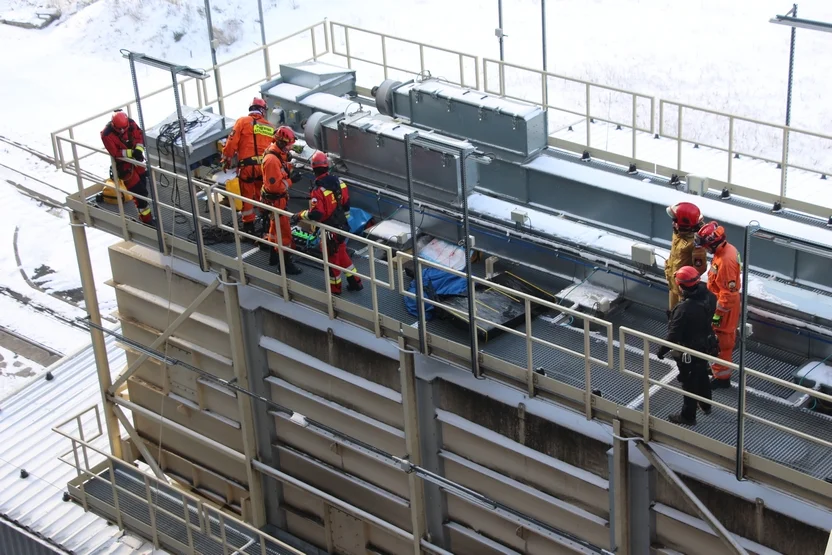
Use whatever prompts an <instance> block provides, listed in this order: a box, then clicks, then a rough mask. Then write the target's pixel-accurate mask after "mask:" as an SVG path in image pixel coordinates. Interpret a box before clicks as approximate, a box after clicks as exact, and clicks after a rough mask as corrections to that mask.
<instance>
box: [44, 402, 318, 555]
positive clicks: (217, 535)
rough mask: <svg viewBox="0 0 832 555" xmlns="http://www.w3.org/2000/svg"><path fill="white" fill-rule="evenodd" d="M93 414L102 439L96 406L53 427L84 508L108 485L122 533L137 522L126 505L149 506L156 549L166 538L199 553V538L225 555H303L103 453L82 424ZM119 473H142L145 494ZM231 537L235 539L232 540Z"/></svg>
mask: <svg viewBox="0 0 832 555" xmlns="http://www.w3.org/2000/svg"><path fill="white" fill-rule="evenodd" d="M91 411H94V412H95V416H96V420H97V422H98V435H102V434H103V430H102V426H101V417H100V412H99V409H98V405H95V406H93V407H91V408H89V409H87V410H86V411H82V412H81V413H79V414H78V415H76V416H74V417H71V418H69V419H67V420H65V421H64V422H61V423H60V424H58V425H57V426H55V427H54V428H52V431H53V432H56V433H58V434H60V435H62V436H63V437H65V438H67V439H68V440H70V442H71V448H70V450H69V451H67V452H66V453H64V454H63V455H61V456H60V457H58V458H59V460H60V461H61V462H64V463H66V464H68V465H69V466H71V467H73V468H75V471H76V475H77V479H76V480H74V481H73V482H70V489H77V491H78V497H79V498H80V501H81V504H82V505H83V507H84V510H89V504H90V502H91V501H92V499H94V498H93V497H92V496H90V495H89V494H88V493H87V491H86V488H87V484H89V483H90V482H92V481H94V480H98V481H100V482H103V483H104V484H106V485H107V486H109V487H110V491H111V494H112V500H113V503H112V508H113V512H114V513H115V514H114V516H115V520H116V524H117V525H118V527H119V529H121V530H125V529H126V527H125V522H124V521H125V518H133V519H136V516H135V515H131V514H129V513H128V512H127V511H125V509H124V508H123V505H124V504H125V503H126V502H128V501H132V502H133V503H134V504H139V505H140V506H142V505H146V506H147V510H148V513H147V514H148V517H149V518H148V522H146V523H144V522H143V523H142V524H144V525H145V526H149V527H150V536H151V539H152V541H153V544H154V545H155V546H156V547H157V548H158V547H159V546H160V544H161V543H162V542H161V541H160V536H162V535H165V536H167V538H166V539H167V542H165V543H168V545H169V542H170V541H171V540H172V541H174V542H177V543H179V544H181V543H182V540H183V539H184V540H185V541H186V542H187V543H185V544H184V545H185V547H186V548H187V549H188V553H198V552H199V551H197V547H198V545H197V544H196V543H195V540H199V539H200V538H198V537H195V536H196V535H197V534H198V535H200V536H201V537H202V540H203V541H204V540H205V539H209V540H213V541H214V542H216V543H217V544H219V547H220V548H222V550H223V553H226V554H228V555H242V554H244V553H251V552H252V551H251V550H252V549H258V548H259V551H257V552H259V553H260V554H261V555H267V553H269V551H272V550H274V549H275V548H279V549H281V550H282V551H284V552H286V553H292V554H295V555H302V553H303V552H301V551H298V550H297V549H295V548H293V547H292V546H290V545H287V544H286V543H284V542H282V541H280V540H278V539H276V538H274V537H272V536H270V535H268V534H266V533H264V532H262V531H260V530H258V529H257V528H255V527H253V526H250V525H249V524H246V523H245V522H243V521H242V520H240V519H238V518H236V517H234V516H233V515H231V514H229V513H226V512H224V511H222V510H220V509H219V508H217V507H214V506H212V505H211V504H209V503H207V502H205V501H203V500H202V499H201V498H199V497H197V496H194V495H191V494H189V493H186V492H185V491H183V490H181V489H178V488H173V487H171V486H170V484H167V483H165V482H164V481H162V480H160V479H159V478H157V477H155V476H153V475H151V474H148V473H146V472H142V471H140V470H138V469H137V468H136V466H135V465H134V464H133V463H132V462H127V461H124V460H121V459H119V458H117V457H114V456H113V455H112V454H110V453H108V452H107V451H105V450H104V449H101V448H99V447H96V446H95V445H93V444H92V443H91V441H92V440H93V439H95V437H98V435H96V436H94V437H91V438H90V437H88V438H86V439H85V437H84V430H83V426H82V424H81V420H82V417H83V415H84V414H85V413H88V412H91ZM73 421H75V422H77V426H78V428H77V430H76V431H77V432H78V435H77V436H76V435H74V434H73V433H72V431H67V430H66V429H65V428H66V426H67V424H69V423H71V422H73ZM79 453H80V455H79ZM70 454H71V455H73V458H72V459H69V458H68V457H69V456H70ZM90 461H93V462H90ZM118 472H122V473H123V475H124V476H125V477H126V478H125V479H128V480H129V479H131V478H132V479H133V482H134V484H135V483H136V482H139V478H137V477H136V475H137V474H139V475H140V476H141V488H142V489H143V490H144V495H138V494H136V493H135V492H134V491H131V490H130V489H129V488H127V487H125V486H124V485H123V484H122V483H120V481H119V480H118V479H117V474H118ZM159 498H166V499H167V500H168V501H170V502H173V503H176V504H179V505H181V507H182V512H181V513H174V512H172V511H170V510H168V509H166V508H165V506H168V507H169V506H170V504H168V503H165V504H163V503H159V502H158V501H159ZM160 515H162V516H164V517H167V518H169V519H173V520H174V521H175V522H176V525H177V527H178V526H181V527H182V529H183V530H184V532H185V538H181V537H174V536H171V533H172V527H171V526H170V525H169V523H167V524H166V525H165V526H164V527H160V526H159V520H160ZM195 521H196V522H195ZM232 538H233V540H236V541H232Z"/></svg>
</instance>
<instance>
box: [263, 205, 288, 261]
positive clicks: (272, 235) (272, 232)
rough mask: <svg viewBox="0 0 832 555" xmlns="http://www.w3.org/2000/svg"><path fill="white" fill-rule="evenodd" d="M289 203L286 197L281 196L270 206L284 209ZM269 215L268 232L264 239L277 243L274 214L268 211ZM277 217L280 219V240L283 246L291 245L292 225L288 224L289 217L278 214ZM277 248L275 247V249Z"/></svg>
mask: <svg viewBox="0 0 832 555" xmlns="http://www.w3.org/2000/svg"><path fill="white" fill-rule="evenodd" d="M288 204H289V202H288V199H286V198H282V199H280V200H278V201H275V202H274V203H273V204H272V206H274V207H275V208H280V209H281V210H286V206H287V205H288ZM269 214H270V217H269V220H270V222H269V234H268V235H267V236H266V239H268V240H269V241H271V242H272V243H277V229H276V226H275V223H274V219H275V214H274V213H273V212H270V213H269ZM278 219H279V220H280V241H281V244H282V245H283V246H284V247H290V248H291V247H292V245H293V241H292V226H291V225H290V224H289V217H288V216H279V217H278ZM275 250H277V249H275Z"/></svg>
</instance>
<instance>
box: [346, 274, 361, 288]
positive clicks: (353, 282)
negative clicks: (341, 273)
mask: <svg viewBox="0 0 832 555" xmlns="http://www.w3.org/2000/svg"><path fill="white" fill-rule="evenodd" d="M362 289H364V284H363V283H361V280H360V279H359V278H357V277H355V276H347V291H361V290H362Z"/></svg>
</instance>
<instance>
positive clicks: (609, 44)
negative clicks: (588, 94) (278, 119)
mask: <svg viewBox="0 0 832 555" xmlns="http://www.w3.org/2000/svg"><path fill="white" fill-rule="evenodd" d="M44 1H45V2H47V3H49V2H51V5H55V6H58V7H60V8H61V9H62V10H63V16H62V17H61V19H60V20H59V21H58V22H56V23H53V24H52V25H50V26H49V27H47V28H46V29H43V30H40V31H33V30H24V29H19V28H15V27H10V26H3V25H0V44H2V45H3V48H2V49H0V75H2V76H3V81H4V82H3V86H2V87H0V136H2V137H6V138H9V139H13V140H15V141H18V142H20V143H23V144H26V145H28V146H29V147H32V148H35V149H37V150H39V151H41V152H44V153H48V154H51V145H50V138H49V133H50V132H51V131H53V130H56V129H58V128H60V127H63V126H65V125H68V124H70V123H73V122H74V121H77V120H79V119H83V118H84V117H86V116H87V115H90V114H94V113H97V112H100V111H104V110H106V109H108V108H110V107H112V106H114V105H116V104H118V103H120V102H123V101H125V100H128V99H130V98H132V94H133V92H132V83H131V80H130V75H129V70H128V64H127V62H126V60H124V59H123V58H122V57H121V55H120V53H119V49H122V48H127V49H131V50H133V51H136V52H144V53H147V54H150V55H154V56H159V57H162V58H165V59H167V60H171V61H176V62H180V63H183V64H187V65H190V66H193V67H207V66H210V51H209V48H208V41H207V33H206V28H205V18H204V10H203V2H202V1H199V0H136V1H132V2H128V1H126V0H98V1H89V0H84V1H80V2H76V1H65V0H44ZM211 4H212V9H211V13H212V18H213V24H214V27H215V28H216V29H217V31H218V32H217V37H218V39H219V40H220V47H219V50H218V57H219V61H220V62H222V61H223V60H228V59H230V58H231V57H234V56H236V55H239V54H241V53H242V52H245V51H248V50H250V49H252V48H254V47H255V46H257V45H258V44H259V42H260V30H259V24H258V16H257V3H256V1H255V0H214V1H213V2H212V3H211ZM31 5H33V3H32V2H30V1H29V0H0V13H2V12H5V11H9V10H12V9H20V8H27V7H30V6H31ZM547 7H548V18H547V26H548V63H549V70H550V71H554V72H557V73H560V74H564V75H569V76H573V77H578V78H585V79H590V80H592V81H595V82H598V83H602V84H606V85H612V86H617V87H622V88H626V89H632V90H637V91H640V92H643V93H645V94H648V95H653V96H657V97H662V98H668V99H672V100H676V101H680V102H685V103H689V104H693V105H697V106H702V107H706V108H711V109H715V110H721V111H727V112H733V113H737V114H739V115H744V116H749V117H754V118H758V119H762V120H766V121H774V122H779V121H782V120H783V119H784V113H785V95H786V72H787V68H788V43H789V36H788V35H789V32H788V29H787V28H785V27H781V26H776V25H772V24H770V23H768V20H769V18H771V17H772V16H774V15H775V14H778V13H783V12H784V11H785V10H786V9H788V7H789V5H788V2H787V3H785V4H784V3H783V2H782V1H780V0H777V1H775V0H735V1H734V2H724V1H722V0H685V1H684V2H680V1H678V0H627V1H625V0H587V1H584V2H575V1H566V0H561V1H555V2H551V1H550V2H548V3H547ZM264 9H265V10H266V12H265V22H266V28H267V39H268V40H270V41H271V40H274V39H276V38H279V37H281V36H284V35H286V34H289V33H291V32H294V31H295V30H297V29H299V28H302V27H305V26H307V25H310V24H313V23H315V22H317V21H320V20H321V19H323V18H324V17H328V18H329V19H330V20H333V21H339V22H343V23H348V24H353V25H356V26H360V27H366V28H369V29H373V30H377V31H384V32H387V33H390V34H393V35H399V36H403V37H408V38H413V39H415V40H421V41H424V42H427V43H430V44H435V45H438V46H445V47H447V48H452V49H457V50H462V51H465V52H468V53H471V54H474V55H479V56H487V57H492V58H497V57H498V45H497V40H496V38H494V28H495V27H496V26H497V2H496V1H491V2H483V1H482V0H476V1H475V0H454V1H453V2H447V1H440V0H264ZM504 12H505V13H504V16H505V18H504V26H503V27H504V30H505V32H506V33H507V35H508V37H507V38H506V41H505V51H506V60H507V61H509V62H513V63H518V64H521V65H526V66H531V67H539V66H540V61H541V38H540V2H539V0H512V1H507V2H504ZM800 15H801V17H806V18H813V19H820V20H824V19H826V20H830V19H832V3H830V2H828V0H804V1H802V2H801V3H800ZM797 43H798V44H797V63H796V72H795V88H794V107H793V113H792V125H794V126H796V127H802V128H809V129H814V130H817V131H819V132H825V131H827V130H826V129H825V128H824V125H826V122H828V121H830V119H831V118H832V105H830V104H829V103H828V102H823V98H824V97H825V94H826V91H827V90H828V89H829V86H830V77H829V75H831V74H832V57H831V56H829V55H828V52H829V50H830V47H832V37H830V36H829V35H826V34H822V33H814V32H811V31H804V30H801V31H799V32H798V41H797ZM271 54H272V65H273V67H276V65H277V64H278V63H280V62H281V61H294V59H295V57H296V56H294V55H293V54H294V53H291V54H288V55H284V54H283V53H281V52H280V50H277V49H273V50H272V53H271ZM261 63H262V62H261V61H260V58H256V59H253V60H252V64H261ZM258 69H259V68H258ZM442 71H443V68H441V67H440V68H436V70H435V71H434V74H440V75H441V72H442ZM138 78H139V80H140V87H141V89H142V90H143V91H149V90H151V89H155V88H158V87H161V86H163V85H165V84H166V83H167V82H168V79H169V76H167V75H165V74H164V73H163V72H161V71H159V70H155V69H149V68H146V67H140V68H139V70H138ZM516 84H517V85H519V86H522V82H519V81H518V82H517V83H516ZM226 86H229V85H228V84H227V85H226ZM255 92H256V89H252V90H251V93H245V94H241V95H238V96H237V97H236V98H235V99H234V101H233V102H231V103H229V105H228V106H227V109H228V111H229V113H234V112H235V111H242V110H243V109H244V108H245V106H244V104H247V100H248V96H249V95H250V94H254V93H255ZM164 102H166V104H165V105H164V106H161V107H160V112H159V113H158V114H154V115H153V116H152V117H151V116H150V115H148V117H147V119H148V120H149V121H150V122H151V123H152V121H154V118H156V119H160V118H161V117H162V116H165V115H167V114H168V113H170V112H171V111H172V109H173V108H172V106H173V104H172V98H171V99H164ZM100 123H101V124H103V120H102V121H101V122H100ZM97 125H98V123H96V124H94V125H92V126H91V127H90V129H89V130H88V131H91V132H90V134H89V135H88V136H86V137H85V138H86V139H89V140H91V141H95V140H96V137H95V134H96V133H95V132H96V131H97ZM763 142H764V141H763ZM748 148H752V149H753V148H755V146H754V145H750V146H749V147H748ZM759 148H760V149H764V148H768V147H767V146H766V145H765V144H761V145H759ZM827 148H832V145H826V146H824V145H818V144H814V143H812V144H805V145H804V144H800V145H793V149H792V154H793V156H794V157H796V158H798V157H809V159H811V160H820V159H823V158H824V157H828V154H829V153H828V152H827ZM761 152H762V150H761ZM793 161H795V162H796V163H799V160H793ZM0 163H2V164H3V165H4V166H6V167H4V166H0V201H2V203H3V206H4V208H5V213H4V218H3V219H2V220H0V241H2V244H3V248H2V250H0V253H2V254H0V260H2V267H0V291H11V292H14V293H15V294H16V295H18V296H21V295H22V296H25V297H27V298H29V299H31V300H32V302H31V303H30V306H28V307H27V306H22V305H21V304H20V303H18V302H17V301H14V300H13V299H12V298H10V297H9V296H8V295H0V325H2V326H6V327H10V328H12V329H14V330H15V331H18V332H19V333H22V334H23V335H26V336H29V337H32V338H33V339H37V340H38V341H40V342H43V343H45V344H47V345H50V346H53V347H54V348H56V349H58V350H61V351H64V352H66V351H70V350H72V349H73V347H75V346H76V345H77V344H78V343H79V342H82V341H85V340H86V336H85V334H84V332H82V331H80V330H77V329H74V328H70V327H67V326H66V325H65V324H63V323H61V322H59V321H58V320H57V319H55V318H54V317H52V316H49V315H44V313H43V312H38V311H34V310H32V308H31V305H32V304H37V305H38V306H43V307H47V308H50V309H52V310H54V311H56V312H57V313H59V314H62V315H64V316H67V317H76V316H80V315H83V310H81V309H77V308H74V307H72V306H70V305H68V304H66V303H64V302H63V301H60V300H57V299H55V298H53V297H51V296H49V295H48V294H47V293H50V292H51V293H57V292H62V291H67V290H72V289H75V288H77V287H78V286H79V285H80V283H79V279H78V276H77V269H76V263H75V255H74V250H73V247H72V239H71V233H70V228H69V226H68V225H67V219H66V215H65V214H62V213H61V212H60V211H56V210H52V211H50V212H47V211H45V210H44V208H43V207H42V206H39V205H38V203H37V202H35V201H32V200H30V199H29V198H26V197H24V196H22V195H21V194H20V193H19V192H18V190H17V189H15V188H14V187H13V186H12V185H10V184H9V183H7V180H8V181H14V182H15V183H18V184H22V185H24V186H25V187H28V188H29V189H32V190H35V191H37V192H39V193H41V194H44V195H47V196H48V197H51V198H53V199H56V200H63V197H64V194H63V193H62V192H61V191H60V190H63V191H66V192H69V191H73V190H75V187H76V184H75V181H74V179H73V178H72V177H70V176H68V175H66V174H63V173H61V172H59V171H57V170H56V169H55V168H54V167H53V166H50V165H48V164H46V163H45V162H43V161H42V160H39V159H37V158H34V157H32V156H31V155H29V154H27V153H25V152H24V151H21V150H19V149H17V148H14V147H11V146H9V145H8V144H7V143H4V142H0ZM7 167H11V168H15V169H17V170H19V171H22V172H24V173H25V174H27V175H29V176H32V177H33V178H34V179H32V178H28V177H26V176H24V175H21V174H19V173H16V172H14V171H12V170H9V169H7ZM38 180H41V181H43V182H46V183H48V184H49V185H45V184H43V183H41V182H39V181H38ZM55 188H57V189H55ZM15 231H16V232H17V233H16V235H17V239H16V240H15ZM88 235H89V237H90V242H91V244H92V251H93V257H94V262H95V272H96V280H97V282H98V283H102V282H103V281H104V280H106V279H108V278H109V277H110V275H109V269H108V263H107V255H106V249H105V246H106V245H108V244H110V243H112V242H114V241H115V240H116V238H114V237H112V236H107V235H103V234H97V233H95V232H94V231H90V232H88ZM15 245H16V251H15ZM15 252H17V256H18V257H19V258H20V264H18V262H17V260H16V258H15ZM18 266H20V267H18ZM46 268H48V269H49V270H51V271H52V273H46V274H44V275H40V274H42V273H43V272H48V270H47V269H46ZM21 270H22V272H23V273H25V274H26V276H27V278H28V279H29V281H34V284H35V285H36V286H37V287H38V288H39V289H42V290H43V292H42V291H39V290H38V289H33V288H32V287H31V286H30V284H29V283H27V281H26V279H24V277H23V275H22V274H21ZM36 276H39V277H36ZM98 292H99V298H100V300H101V301H102V304H103V305H104V307H103V308H104V310H105V313H106V310H107V309H111V308H112V307H113V295H112V292H111V291H109V288H108V287H106V286H101V287H99V288H98Z"/></svg>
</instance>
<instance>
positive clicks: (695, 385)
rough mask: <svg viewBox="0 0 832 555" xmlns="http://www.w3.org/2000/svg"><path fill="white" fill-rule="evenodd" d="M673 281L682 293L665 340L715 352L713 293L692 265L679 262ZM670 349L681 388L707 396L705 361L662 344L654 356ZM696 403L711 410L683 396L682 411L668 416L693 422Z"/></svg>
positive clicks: (708, 407) (707, 405)
mask: <svg viewBox="0 0 832 555" xmlns="http://www.w3.org/2000/svg"><path fill="white" fill-rule="evenodd" d="M673 279H674V281H675V282H676V285H677V287H678V289H679V292H680V293H681V294H682V299H681V301H680V302H679V304H677V305H676V306H675V307H673V310H672V311H671V312H670V321H669V323H668V326H667V337H666V341H669V342H671V343H676V344H678V345H681V346H682V347H687V348H688V349H692V350H694V351H699V352H700V353H705V354H709V355H712V356H715V355H716V354H717V352H718V349H719V347H718V345H717V339H716V338H715V337H714V336H713V335H714V332H713V329H712V327H711V320H712V318H713V314H714V311H715V310H716V296H715V295H714V294H713V293H711V292H710V291H709V290H708V288H707V287H706V286H705V284H704V283H701V282H700V281H699V270H698V269H697V268H694V267H693V266H683V267H682V268H680V269H679V270H677V271H676V274H675V276H674V278H673ZM671 352H673V353H674V357H673V358H674V359H675V360H676V365H677V366H678V367H679V381H680V382H682V389H684V390H685V391H686V392H688V393H693V394H694V395H698V396H700V397H704V398H705V399H710V398H711V385H710V383H709V382H708V362H707V361H706V360H704V359H702V358H699V357H696V356H693V355H691V354H688V353H680V352H678V351H671V349H670V347H665V346H662V347H661V348H660V349H659V351H658V353H656V354H657V356H658V357H659V358H663V357H665V356H667V355H668V354H669V353H671ZM697 405H699V406H700V407H701V408H702V412H704V413H705V414H706V415H707V414H710V413H711V405H710V403H704V402H698V401H697V400H696V399H694V398H692V397H687V396H685V398H684V401H683V402H682V411H681V412H679V413H676V414H671V415H670V417H669V419H670V421H671V422H673V423H675V424H686V425H688V426H693V425H694V424H696V407H697Z"/></svg>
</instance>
